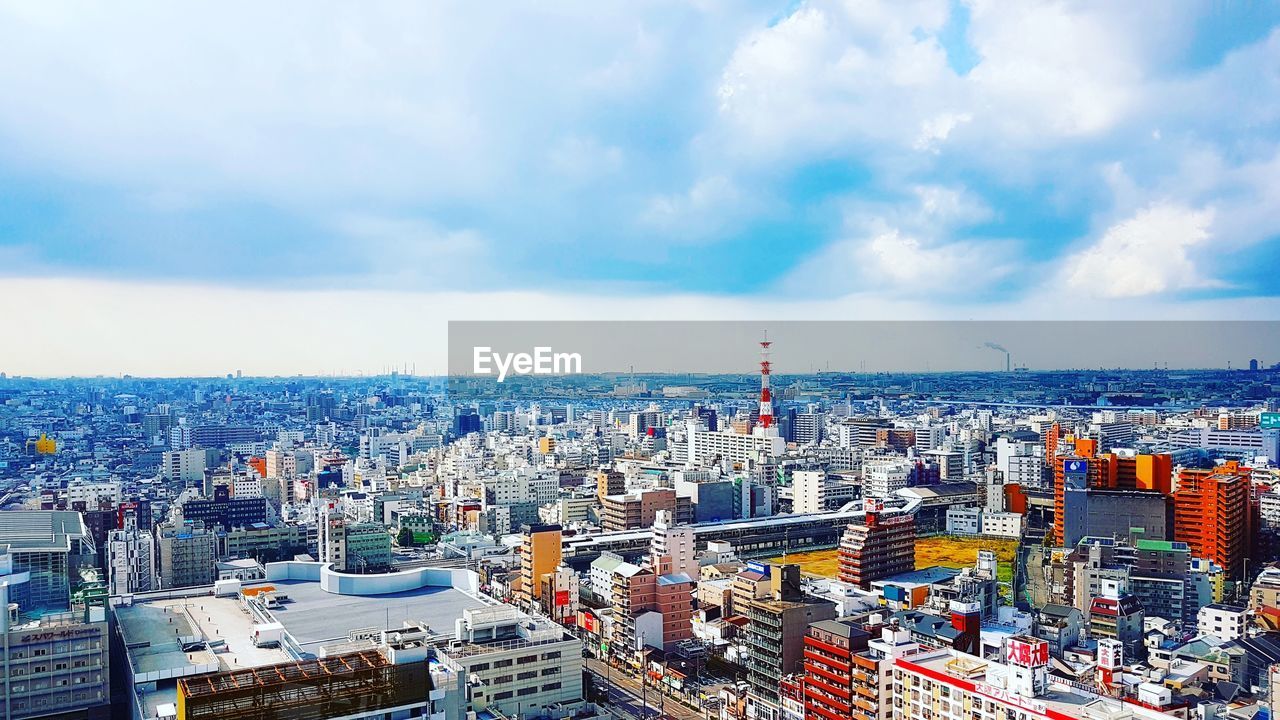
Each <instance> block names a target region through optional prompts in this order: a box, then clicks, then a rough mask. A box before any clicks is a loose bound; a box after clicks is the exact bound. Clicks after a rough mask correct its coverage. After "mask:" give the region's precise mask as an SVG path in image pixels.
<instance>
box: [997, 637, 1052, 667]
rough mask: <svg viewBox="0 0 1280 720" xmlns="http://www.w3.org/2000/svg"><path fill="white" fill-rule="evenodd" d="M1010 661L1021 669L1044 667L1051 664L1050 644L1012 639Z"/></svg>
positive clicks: (1030, 639) (1010, 642)
mask: <svg viewBox="0 0 1280 720" xmlns="http://www.w3.org/2000/svg"><path fill="white" fill-rule="evenodd" d="M1007 657H1008V660H1009V662H1010V663H1012V664H1014V665H1018V666H1020V667H1026V668H1033V667H1043V666H1045V665H1048V664H1049V643H1048V641H1046V640H1039V639H1032V638H1024V639H1019V638H1010V640H1009V647H1008V655H1007Z"/></svg>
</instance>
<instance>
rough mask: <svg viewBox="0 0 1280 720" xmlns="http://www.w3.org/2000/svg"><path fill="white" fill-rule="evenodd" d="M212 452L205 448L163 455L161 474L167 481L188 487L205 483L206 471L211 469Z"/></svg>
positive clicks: (176, 451)
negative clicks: (210, 458) (177, 482)
mask: <svg viewBox="0 0 1280 720" xmlns="http://www.w3.org/2000/svg"><path fill="white" fill-rule="evenodd" d="M209 455H210V451H208V450H205V449H204V448H189V449H186V450H170V451H168V452H165V453H164V454H163V455H161V461H160V474H161V476H162V477H164V478H165V479H166V480H175V481H179V482H182V483H184V484H187V485H198V484H200V483H201V482H203V481H204V471H205V470H206V469H207V468H208V467H209Z"/></svg>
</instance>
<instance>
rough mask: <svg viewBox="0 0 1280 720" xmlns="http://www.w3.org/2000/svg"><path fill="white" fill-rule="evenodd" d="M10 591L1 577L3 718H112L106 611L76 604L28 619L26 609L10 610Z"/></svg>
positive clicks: (29, 616)
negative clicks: (3, 609)
mask: <svg viewBox="0 0 1280 720" xmlns="http://www.w3.org/2000/svg"><path fill="white" fill-rule="evenodd" d="M25 584H26V583H19V585H18V586H17V587H20V586H21V585H25ZM14 589H15V586H11V585H10V584H9V582H8V580H6V579H4V578H0V608H5V611H4V612H0V641H3V642H4V652H0V672H2V673H3V674H4V677H5V679H6V681H5V683H4V695H3V698H4V702H3V705H0V713H2V714H3V717H6V718H13V719H14V720H27V719H28V718H30V719H32V720H34V719H35V718H82V719H83V720H107V718H110V717H112V713H111V667H110V666H111V653H110V650H109V648H110V645H111V636H110V631H109V629H108V623H107V610H106V608H104V607H100V606H93V607H84V606H76V607H73V608H71V609H70V610H64V611H61V612H39V611H37V612H35V613H34V614H32V615H26V614H25V613H24V611H26V610H29V608H23V607H22V606H21V605H19V606H18V607H17V608H16V610H11V609H10V600H11V599H12V598H11V595H10V593H11V591H12V590H14ZM11 613H12V614H13V615H14V616H15V617H11Z"/></svg>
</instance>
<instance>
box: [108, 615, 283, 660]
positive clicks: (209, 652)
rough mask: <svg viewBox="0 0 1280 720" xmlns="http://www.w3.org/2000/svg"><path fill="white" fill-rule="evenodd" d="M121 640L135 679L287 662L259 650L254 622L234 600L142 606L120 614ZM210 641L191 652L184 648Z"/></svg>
mask: <svg viewBox="0 0 1280 720" xmlns="http://www.w3.org/2000/svg"><path fill="white" fill-rule="evenodd" d="M116 619H117V622H118V623H119V625H120V634H121V636H122V637H123V638H124V641H125V644H126V646H127V647H128V652H129V662H130V664H132V665H133V669H134V672H135V674H143V673H150V672H162V671H166V670H178V669H181V668H188V667H192V668H194V667H198V666H204V665H209V664H212V663H216V664H218V665H219V666H220V667H221V668H223V669H226V668H231V667H255V666H258V665H268V664H271V663H277V662H283V661H285V660H287V659H288V654H287V653H285V651H283V650H281V649H279V648H265V647H257V646H255V645H254V644H253V641H252V640H250V638H249V636H250V633H251V632H252V629H253V625H254V623H253V620H252V618H250V616H249V614H248V613H247V612H246V611H245V610H244V609H243V608H242V607H241V606H240V603H239V601H238V600H236V599H234V598H215V597H209V596H198V597H191V598H172V599H164V600H149V601H142V602H137V603H135V604H133V605H131V606H120V607H117V608H116ZM192 641H195V642H198V641H205V642H206V643H209V645H202V646H200V647H191V646H188V649H184V647H183V644H182V643H183V642H192Z"/></svg>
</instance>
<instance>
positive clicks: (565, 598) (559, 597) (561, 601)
mask: <svg viewBox="0 0 1280 720" xmlns="http://www.w3.org/2000/svg"><path fill="white" fill-rule="evenodd" d="M568 604H569V591H568V590H561V591H559V592H557V593H556V606H557V607H559V606H561V605H568Z"/></svg>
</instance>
